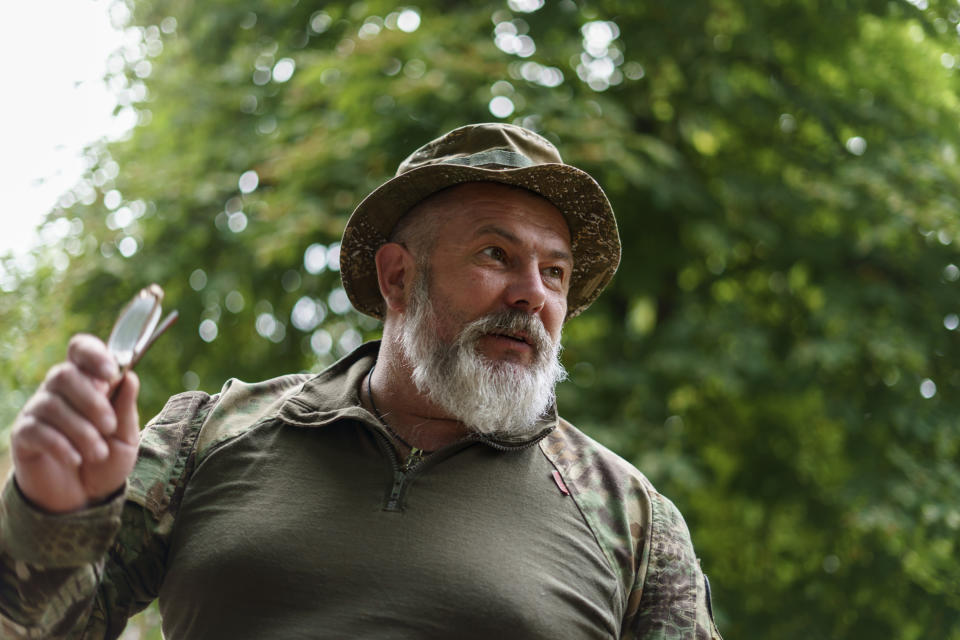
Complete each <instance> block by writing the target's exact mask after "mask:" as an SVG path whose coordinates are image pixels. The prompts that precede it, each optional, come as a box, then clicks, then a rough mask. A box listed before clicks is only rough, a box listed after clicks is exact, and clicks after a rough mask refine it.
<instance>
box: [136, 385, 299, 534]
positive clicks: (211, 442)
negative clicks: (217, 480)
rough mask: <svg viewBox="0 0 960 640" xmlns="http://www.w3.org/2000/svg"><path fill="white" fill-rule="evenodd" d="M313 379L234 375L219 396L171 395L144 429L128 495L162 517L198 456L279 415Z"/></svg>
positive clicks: (200, 393)
mask: <svg viewBox="0 0 960 640" xmlns="http://www.w3.org/2000/svg"><path fill="white" fill-rule="evenodd" d="M309 378H310V376H309V375H299V374H298V375H287V376H281V377H279V378H273V379H271V380H266V381H263V382H257V383H247V382H242V381H240V380H229V381H227V383H226V384H225V385H224V386H223V388H222V389H221V390H220V392H219V393H217V394H214V395H210V394H208V393H206V392H203V391H188V392H186V393H180V394H177V395H175V396H172V397H171V398H170V399H169V400H168V401H167V403H166V405H164V407H163V410H162V411H161V412H160V413H159V414H157V416H156V417H155V418H153V419H152V420H151V421H150V422H149V423H148V424H147V425H146V427H145V428H144V430H143V432H142V433H141V434H140V451H139V455H138V458H137V464H136V467H135V468H134V470H133V472H132V473H131V475H130V477H129V479H128V483H127V498H128V499H129V500H132V501H133V502H136V503H139V504H140V505H142V506H143V507H145V508H146V509H148V510H149V511H151V512H152V513H153V514H154V515H155V516H156V517H162V515H163V514H165V513H167V512H168V510H169V506H170V503H171V501H173V500H174V499H175V496H176V494H177V493H178V491H181V490H182V488H183V486H184V484H185V482H186V477H187V476H188V475H189V472H190V469H191V468H192V467H193V466H195V464H196V462H197V461H198V457H202V456H204V455H206V454H207V453H208V452H209V451H210V450H211V448H213V447H215V446H216V445H217V444H219V443H221V442H224V441H225V440H227V439H229V438H232V437H235V436H238V435H240V434H241V433H243V432H244V431H246V430H247V429H250V428H251V427H253V426H255V425H256V424H258V423H260V422H261V421H263V420H265V419H269V418H270V417H272V416H275V415H276V413H277V411H278V409H279V407H280V405H282V404H283V402H284V401H285V400H286V398H287V397H288V396H289V395H290V394H292V393H295V392H296V391H297V390H298V389H299V388H300V387H301V386H302V385H303V383H304V382H305V381H306V380H308V379H309Z"/></svg>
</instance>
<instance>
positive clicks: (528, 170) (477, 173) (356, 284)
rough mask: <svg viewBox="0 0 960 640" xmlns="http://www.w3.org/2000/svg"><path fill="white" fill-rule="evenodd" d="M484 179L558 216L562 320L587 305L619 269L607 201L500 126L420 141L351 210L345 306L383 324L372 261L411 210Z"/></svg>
mask: <svg viewBox="0 0 960 640" xmlns="http://www.w3.org/2000/svg"><path fill="white" fill-rule="evenodd" d="M484 181H486V182H499V183H502V184H506V185H512V186H517V187H523V188H524V189H527V190H529V191H532V192H534V193H536V194H538V195H540V196H543V197H544V198H546V199H547V200H549V201H550V202H551V203H552V204H553V205H554V206H555V207H556V208H557V209H559V210H560V212H561V213H563V217H564V218H565V219H566V221H567V226H568V227H569V228H570V243H571V249H572V250H573V273H572V274H571V278H570V291H569V293H568V294H567V318H568V319H569V318H572V317H574V316H576V315H578V314H579V313H580V312H582V311H583V310H584V309H586V308H587V307H588V306H590V303H592V302H593V301H594V300H595V299H596V298H597V296H598V295H600V292H601V291H602V290H603V288H604V287H605V286H606V285H607V283H608V282H610V279H611V278H612V277H613V274H614V272H615V271H616V270H617V265H618V264H619V263H620V237H619V235H618V233H617V221H616V219H615V218H614V216H613V209H612V208H611V207H610V202H609V200H607V196H606V195H605V194H604V193H603V189H601V188H600V185H599V184H597V182H596V181H595V180H594V179H593V178H591V177H590V175H589V174H587V173H586V172H585V171H581V170H580V169H577V168H576V167H573V166H570V165H568V164H564V162H563V160H562V159H561V158H560V152H559V151H557V149H556V147H554V146H553V145H552V144H550V142H549V141H547V140H546V139H545V138H543V137H542V136H539V135H537V134H536V133H534V132H532V131H529V130H527V129H524V128H522V127H517V126H514V125H510V124H501V123H486V124H472V125H468V126H465V127H460V128H459V129H454V130H453V131H451V132H450V133H447V134H446V135H443V136H441V137H439V138H437V139H436V140H433V141H432V142H428V143H427V144H425V145H424V146H422V147H420V148H419V149H417V150H416V151H414V152H413V153H412V154H411V155H410V156H409V157H408V158H407V159H406V160H404V161H403V162H402V163H400V167H399V168H398V169H397V174H396V176H395V177H394V178H392V179H391V180H389V181H387V182H385V183H384V184H382V185H381V186H380V187H378V188H377V189H376V190H375V191H374V192H373V193H371V194H370V195H368V196H367V197H366V198H365V199H364V200H363V202H361V203H360V205H359V206H358V207H357V208H356V209H355V210H354V212H353V215H351V216H350V220H349V221H348V222H347V226H346V228H345V229H344V231H343V240H342V242H341V245H340V277H341V279H342V280H343V288H344V290H345V291H346V292H347V295H348V296H349V297H350V301H351V302H352V303H353V306H354V307H356V309H357V310H359V311H362V312H363V313H366V314H367V315H370V316H373V317H375V318H380V319H382V318H383V316H384V302H383V298H382V297H381V295H380V287H379V284H378V282H377V267H376V263H375V261H374V256H375V255H376V252H377V250H378V249H379V248H380V246H381V245H383V244H384V243H386V242H387V241H388V238H389V237H390V234H391V232H392V231H393V228H394V227H395V226H396V224H397V222H398V221H399V220H400V218H402V217H403V216H404V214H406V213H407V211H409V210H410V208H411V207H413V206H414V205H415V204H417V203H418V202H420V201H421V200H423V199H425V198H427V197H429V196H430V195H432V194H434V193H436V192H438V191H440V190H442V189H446V188H447V187H451V186H454V185H457V184H461V183H464V182H484Z"/></svg>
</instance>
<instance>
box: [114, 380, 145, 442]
mask: <svg viewBox="0 0 960 640" xmlns="http://www.w3.org/2000/svg"><path fill="white" fill-rule="evenodd" d="M115 393H116V395H114V397H113V410H114V411H115V412H116V414H117V432H116V433H115V434H114V437H115V438H117V439H118V440H120V441H122V442H125V443H127V444H129V445H133V446H136V445H137V443H138V442H139V441H140V417H139V415H138V413H137V394H138V393H140V378H138V377H137V374H135V373H134V372H133V371H127V372H126V373H125V374H124V376H123V378H121V379H120V384H119V385H118V388H117V389H116V392H115Z"/></svg>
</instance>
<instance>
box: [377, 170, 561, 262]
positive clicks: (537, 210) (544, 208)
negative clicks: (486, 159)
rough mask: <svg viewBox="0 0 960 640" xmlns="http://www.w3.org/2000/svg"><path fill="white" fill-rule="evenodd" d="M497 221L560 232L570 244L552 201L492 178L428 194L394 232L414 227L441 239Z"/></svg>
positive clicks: (546, 234) (545, 232)
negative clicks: (495, 181) (492, 180)
mask: <svg viewBox="0 0 960 640" xmlns="http://www.w3.org/2000/svg"><path fill="white" fill-rule="evenodd" d="M497 221H502V222H503V223H504V224H508V225H509V224H517V223H521V224H523V225H525V226H528V227H532V228H533V230H534V232H535V233H536V232H538V231H539V232H541V233H542V235H543V236H544V237H549V236H558V237H560V238H562V239H563V242H564V243H565V244H566V245H567V247H568V248H569V247H570V244H571V232H570V225H569V223H568V221H567V219H566V217H565V216H564V215H563V213H562V212H561V211H560V210H559V209H558V208H557V207H556V206H554V205H553V203H551V202H550V201H549V200H547V199H546V198H544V197H542V196H541V195H539V194H537V193H534V192H533V191H529V190H527V189H524V188H522V187H515V186H511V185H504V184H499V183H493V182H468V183H464V184H459V185H455V186H452V187H448V188H446V189H443V190H442V191H439V192H437V193H435V194H433V195H431V196H430V197H429V198H425V199H424V200H422V201H420V202H419V203H418V204H416V205H415V206H414V207H413V208H411V209H410V211H409V212H408V213H407V214H406V215H405V216H404V217H403V218H401V220H400V221H399V222H398V223H397V225H396V227H395V228H394V232H393V233H392V234H391V236H392V237H394V236H398V235H404V231H407V230H409V231H413V229H414V228H415V229H416V232H417V233H419V234H424V233H426V234H433V235H435V236H436V237H435V238H434V242H440V243H442V242H443V241H444V239H445V238H448V237H450V236H457V235H460V234H462V233H463V232H465V231H470V230H476V229H477V228H480V227H484V226H486V225H490V224H493V223H495V222H497ZM409 231H408V233H407V234H406V235H407V236H409Z"/></svg>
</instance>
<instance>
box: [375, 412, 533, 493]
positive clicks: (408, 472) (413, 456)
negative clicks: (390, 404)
mask: <svg viewBox="0 0 960 640" xmlns="http://www.w3.org/2000/svg"><path fill="white" fill-rule="evenodd" d="M364 426H365V427H367V429H369V430H370V431H372V432H373V433H374V437H375V438H376V440H377V444H379V445H380V448H381V449H382V450H383V453H384V455H385V456H386V457H387V460H389V461H390V468H391V470H392V471H393V483H392V485H391V486H390V495H389V496H388V497H387V502H386V504H385V505H384V507H383V510H384V511H397V512H402V511H403V496H404V494H405V493H406V490H407V487H409V481H410V479H411V478H412V477H413V476H414V475H416V474H417V473H420V472H422V471H423V468H424V467H429V466H431V464H436V463H437V461H438V460H442V459H443V458H448V457H450V456H451V455H453V454H454V453H456V452H457V451H459V450H460V449H463V448H466V447H467V446H469V445H471V444H474V443H476V442H482V443H483V444H485V445H487V446H488V447H492V448H493V449H496V450H498V451H522V450H524V449H529V448H530V447H532V446H534V445H536V444H537V443H538V442H540V441H541V440H543V438H545V437H546V435H547V433H548V431H544V432H543V433H541V434H540V435H539V436H538V437H534V438H533V439H531V440H530V441H528V442H524V443H522V444H515V445H503V444H500V443H498V442H494V441H493V440H490V439H488V438H484V437H481V436H470V437H467V438H464V439H463V440H460V441H458V442H454V443H453V444H449V445H447V446H446V447H442V448H440V449H438V450H437V451H435V452H433V453H431V454H430V455H429V456H425V455H424V454H423V450H422V449H418V448H416V447H414V448H413V449H412V450H411V451H410V454H409V455H408V456H407V459H406V460H405V461H404V462H403V464H401V463H400V458H399V456H398V455H397V450H396V449H395V448H394V446H393V443H392V442H391V440H390V439H389V438H388V437H387V435H386V434H385V433H383V432H382V431H381V430H379V429H376V428H374V427H372V426H370V425H368V424H364Z"/></svg>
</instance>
